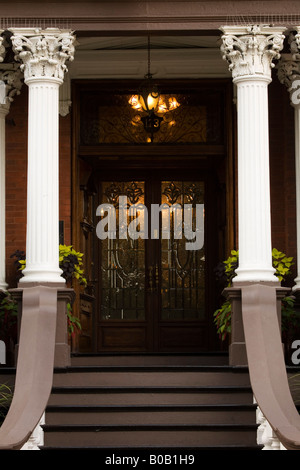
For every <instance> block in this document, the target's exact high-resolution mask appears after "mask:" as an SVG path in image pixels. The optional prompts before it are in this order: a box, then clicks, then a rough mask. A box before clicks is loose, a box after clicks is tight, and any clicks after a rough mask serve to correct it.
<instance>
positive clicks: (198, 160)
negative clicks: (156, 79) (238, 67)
mask: <svg viewBox="0 0 300 470" xmlns="http://www.w3.org/2000/svg"><path fill="white" fill-rule="evenodd" d="M191 81H192V82H193V84H194V82H195V81H194V80H180V83H186V85H187V86H188V84H189V83H190V82H191ZM115 82H116V84H118V86H119V87H122V86H124V82H125V85H126V83H127V81H124V80H121V81H115ZM168 82H170V83H172V84H173V83H175V82H178V80H169V81H168ZM208 82H209V84H210V85H211V86H216V87H222V88H223V89H224V90H225V92H226V103H225V111H224V121H225V122H224V125H225V143H224V145H201V144H195V145H194V144H189V145H186V144H177V145H174V144H170V145H169V144H163V145H158V144H157V145H145V146H144V145H119V144H115V145H112V146H109V145H97V146H88V147H87V146H81V145H80V138H79V129H80V99H79V98H80V91H81V89H82V87H83V88H84V89H86V88H87V87H98V86H99V85H100V86H104V87H105V86H107V85H108V81H107V80H74V81H72V103H73V108H72V220H71V226H72V244H73V245H74V247H76V248H77V249H81V238H82V236H81V233H80V213H81V212H82V203H81V194H80V193H81V189H80V188H81V186H82V185H83V184H84V181H85V179H86V175H87V174H90V173H91V172H94V171H102V172H105V171H107V170H108V169H109V168H110V167H111V165H112V164H113V165H114V164H115V163H118V166H119V168H120V170H121V169H123V170H125V169H126V168H128V166H129V165H130V168H131V170H130V171H132V170H133V169H136V170H141V169H144V170H146V171H147V170H149V169H150V168H151V167H152V168H154V169H155V170H156V171H161V170H162V169H170V170H178V171H179V172H180V174H182V171H183V170H186V171H189V170H190V171H191V170H193V171H201V172H206V174H209V173H213V172H215V176H216V178H218V180H219V181H218V183H216V185H217V186H218V188H217V190H218V191H222V198H223V201H224V205H223V208H222V209H219V210H221V211H223V212H224V217H223V219H224V220H223V221H222V223H223V227H222V229H221V230H219V232H218V240H217V245H218V251H219V253H220V257H221V256H222V259H225V257H227V255H228V253H229V252H230V250H231V249H232V248H233V247H235V246H236V243H235V242H236V210H235V207H236V191H235V186H236V183H235V181H236V163H235V162H236V159H235V155H236V139H235V128H236V123H235V120H234V118H233V116H234V113H233V100H232V91H233V90H232V82H231V80H229V79H210V80H205V79H202V80H197V86H199V87H201V86H202V85H203V84H204V85H207V83H208ZM108 86H109V88H111V81H109V85H108ZM162 153H163V158H160V156H161V155H162ZM182 155H184V158H181V156H182ZM221 232H222V233H221ZM219 261H221V259H218V260H217V262H219ZM212 275H213V274H212ZM75 291H76V293H77V296H78V297H80V298H81V297H82V296H84V294H82V293H81V292H80V290H79V289H77V288H75ZM219 295H220V292H219V291H218V292H217V293H216V298H217V297H218V296H219ZM216 307H218V305H217V301H216ZM74 314H75V315H77V316H78V317H79V318H80V316H81V307H80V303H77V304H76V305H74ZM92 341H93V346H92V350H91V352H95V344H96V342H95V338H93V340H92ZM209 342H210V344H211V347H210V349H211V350H219V349H223V348H224V345H223V344H221V343H220V342H219V341H218V338H217V335H216V332H215V326H214V325H211V327H210V330H209ZM72 350H73V351H74V352H80V348H79V342H78V339H77V340H75V342H74V343H73V345H72Z"/></svg>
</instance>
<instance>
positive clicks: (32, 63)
mask: <svg viewBox="0 0 300 470" xmlns="http://www.w3.org/2000/svg"><path fill="white" fill-rule="evenodd" d="M12 32H13V36H12V44H13V50H14V52H15V54H16V56H15V58H16V59H17V60H19V61H21V62H22V65H21V69H22V70H23V71H24V79H25V83H26V84H27V85H28V88H29V104H28V175H27V235H26V268H25V269H24V270H23V274H24V277H22V278H21V280H20V283H22V284H25V283H27V284H28V283H45V282H46V283H55V284H63V283H64V282H65V281H64V279H63V278H62V277H61V273H62V271H61V269H60V268H59V132H58V126H59V111H58V104H59V86H60V85H61V84H62V83H63V78H64V73H65V71H66V70H67V69H66V66H65V62H66V60H72V59H73V53H74V47H73V42H74V39H75V38H74V37H73V36H72V35H71V34H70V32H68V31H61V30H58V29H52V28H49V29H48V30H36V29H35V30H31V29H30V28H29V29H27V28H25V29H13V30H12Z"/></svg>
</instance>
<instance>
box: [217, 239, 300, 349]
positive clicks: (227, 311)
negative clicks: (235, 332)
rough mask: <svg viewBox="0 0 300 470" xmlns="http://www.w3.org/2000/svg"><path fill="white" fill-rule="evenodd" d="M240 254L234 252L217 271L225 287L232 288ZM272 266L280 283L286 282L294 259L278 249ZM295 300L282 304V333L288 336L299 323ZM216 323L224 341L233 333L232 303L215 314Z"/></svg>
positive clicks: (289, 298) (273, 255)
mask: <svg viewBox="0 0 300 470" xmlns="http://www.w3.org/2000/svg"><path fill="white" fill-rule="evenodd" d="M238 259H239V252H238V251H237V250H232V251H231V252H230V256H229V257H228V258H227V259H226V260H225V261H223V262H222V263H220V264H219V265H218V266H217V268H216V270H215V273H216V277H217V279H218V281H219V282H220V283H221V284H222V285H223V287H231V286H232V280H233V278H234V277H235V276H236V274H235V270H236V269H237V267H238ZM272 264H273V267H274V268H275V275H276V276H277V277H278V280H279V281H284V280H285V279H286V277H287V276H288V275H289V274H290V272H291V267H292V265H293V258H292V257H288V256H286V254H285V253H282V252H281V251H278V250H277V249H276V248H273V250H272ZM294 304H295V298H294V297H293V296H286V297H284V298H283V299H282V302H281V313H282V331H283V334H284V333H285V334H287V332H288V331H289V330H290V328H291V325H292V324H295V322H296V323H298V327H299V315H298V314H297V312H296V311H295V308H294ZM213 315H214V323H215V325H216V328H217V333H218V335H219V338H220V339H221V340H222V341H224V340H225V339H226V338H227V337H228V335H229V334H230V333H231V302H230V300H225V301H224V302H223V303H222V305H221V307H220V308H218V309H217V310H216V311H215V312H214V314H213Z"/></svg>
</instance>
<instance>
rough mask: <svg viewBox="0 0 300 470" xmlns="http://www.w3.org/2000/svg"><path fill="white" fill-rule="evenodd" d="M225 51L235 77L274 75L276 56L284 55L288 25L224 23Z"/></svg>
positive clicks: (224, 54) (223, 49)
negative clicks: (231, 24)
mask: <svg viewBox="0 0 300 470" xmlns="http://www.w3.org/2000/svg"><path fill="white" fill-rule="evenodd" d="M220 30H221V31H222V32H223V35H222V45H221V52H222V54H223V59H224V60H227V62H228V63H229V70H230V71H231V72H232V77H233V79H238V78H239V77H245V76H261V77H266V78H268V79H271V70H272V67H274V64H273V60H274V59H279V58H280V51H281V49H282V48H283V41H284V38H285V36H284V34H283V31H284V30H285V28H284V27H279V26H276V27H275V26H274V27H272V26H259V25H254V26H224V27H222V28H220Z"/></svg>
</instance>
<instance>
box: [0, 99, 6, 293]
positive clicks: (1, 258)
mask: <svg viewBox="0 0 300 470" xmlns="http://www.w3.org/2000/svg"><path fill="white" fill-rule="evenodd" d="M7 113H8V110H7V109H6V108H3V107H2V106H1V105H0V290H4V291H5V290H6V289H7V283H6V281H5V117H6V115H7Z"/></svg>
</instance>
